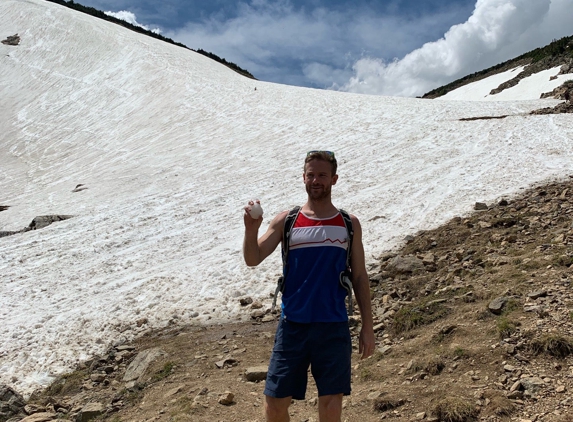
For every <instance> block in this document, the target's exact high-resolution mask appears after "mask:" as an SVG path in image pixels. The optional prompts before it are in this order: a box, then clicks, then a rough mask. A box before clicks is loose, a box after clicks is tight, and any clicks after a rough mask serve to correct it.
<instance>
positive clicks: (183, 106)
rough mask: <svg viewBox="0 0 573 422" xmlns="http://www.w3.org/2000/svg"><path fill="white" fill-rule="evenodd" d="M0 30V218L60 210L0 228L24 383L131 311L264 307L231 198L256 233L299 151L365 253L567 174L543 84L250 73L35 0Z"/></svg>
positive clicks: (564, 142)
mask: <svg viewBox="0 0 573 422" xmlns="http://www.w3.org/2000/svg"><path fill="white" fill-rule="evenodd" d="M0 28H2V34H0V37H6V36H9V35H13V34H15V33H18V34H19V35H20V36H21V43H20V45H19V46H6V45H3V44H0V75H1V76H0V98H1V101H0V205H10V206H11V208H9V209H8V210H7V211H3V212H1V213H0V230H17V229H20V228H22V227H24V226H26V225H27V224H28V223H29V222H30V221H31V220H32V218H33V217H35V216H37V215H46V214H72V215H74V216H75V217H74V218H72V219H69V220H66V221H63V222H59V223H55V224H52V225H51V226H49V227H47V228H45V229H42V230H38V231H32V232H28V233H25V234H20V235H14V236H10V237H5V238H0V383H8V384H10V385H13V386H14V387H15V388H17V389H18V390H20V391H23V392H30V391H31V390H32V389H33V388H34V387H37V386H38V385H40V384H43V383H46V382H48V381H49V379H50V375H53V374H54V373H57V372H60V371H63V370H65V369H67V368H69V367H71V366H72V365H73V364H74V363H76V362H77V361H78V360H80V359H85V358H87V357H88V356H90V355H92V354H95V353H98V352H101V351H103V350H104V349H105V348H106V347H107V346H108V345H109V344H111V343H116V342H122V341H124V340H126V339H127V338H131V337H132V336H134V335H137V334H139V333H141V332H142V331H143V330H145V329H146V327H150V326H151V327H158V326H162V325H165V324H167V323H168V321H170V320H172V321H175V322H176V321H180V322H189V321H196V322H197V323H204V322H208V321H221V320H232V319H237V318H240V317H241V316H242V315H244V314H243V313H241V310H240V306H239V300H238V298H239V297H242V296H246V295H250V296H254V297H260V298H261V299H263V300H264V301H265V302H266V303H267V304H268V303H269V300H270V299H269V292H270V291H272V290H273V289H274V283H275V279H276V276H277V275H278V274H279V272H280V257H279V254H278V253H275V254H274V255H273V256H271V257H270V258H269V259H268V260H267V262H265V263H263V264H262V265H261V266H260V267H258V268H256V269H249V268H246V266H245V265H244V263H243V260H242V256H241V244H242V236H243V227H242V207H243V206H244V204H245V203H246V202H247V200H249V199H251V198H260V199H261V202H262V204H263V207H264V209H265V212H266V214H265V223H263V229H265V227H266V225H267V224H268V221H269V220H270V219H271V218H272V216H273V215H275V214H276V213H277V212H279V211H280V210H284V209H287V208H289V207H291V206H293V205H295V204H302V203H303V202H304V201H305V192H304V187H303V184H302V179H301V175H302V162H303V160H304V156H305V153H306V151H308V150H311V149H330V150H333V151H335V152H336V155H337V157H338V159H339V163H340V165H339V174H340V179H339V182H338V184H337V185H336V186H335V187H334V200H335V203H336V204H337V205H338V206H341V207H344V208H346V209H349V210H350V211H351V212H353V213H355V214H356V215H357V216H358V217H359V218H360V220H361V221H362V224H363V226H364V238H365V239H364V241H365V248H366V254H367V259H368V261H369V262H373V261H374V260H375V258H376V257H377V256H378V255H379V254H380V253H382V252H383V251H385V250H388V249H391V248H394V247H396V246H397V245H399V244H400V242H401V240H402V239H403V237H404V236H405V235H406V234H409V233H413V232H415V231H417V230H420V229H425V228H430V227H433V226H437V225H439V224H441V223H443V222H445V221H446V220H448V219H450V218H451V217H453V216H455V215H460V214H465V213H469V212H470V211H471V209H472V205H473V204H474V202H475V201H493V200H494V199H496V198H498V197H500V196H502V195H511V194H512V193H514V192H517V191H518V190H519V189H521V188H523V187H525V186H527V185H530V184H532V183H536V182H539V181H542V180H545V179H547V178H550V177H561V176H564V175H567V174H570V173H571V172H572V170H573V160H572V159H573V153H572V147H573V145H572V144H573V129H572V128H573V121H572V120H573V117H572V116H571V115H556V116H529V115H527V113H528V112H529V111H530V110H533V109H535V108H539V107H542V106H547V105H552V104H556V103H557V101H554V100H544V101H539V100H533V101H519V102H518V101H504V102H489V101H488V102H464V101H455V102H454V101H452V102H449V101H444V100H440V101H429V100H419V99H408V98H389V97H374V96H360V95H353V94H347V93H338V92H332V91H320V90H312V89H304V88H297V87H291V86H281V85H276V84H270V83H264V82H260V81H254V80H250V79H247V78H244V77H241V76H240V75H238V74H236V73H234V72H232V71H231V70H229V69H227V68H226V67H224V66H221V65H219V64H217V63H215V62H213V61H211V60H209V59H207V58H205V57H203V56H200V55H198V54H195V53H193V52H191V51H187V50H185V49H182V48H179V47H176V46H173V45H169V44H166V43H163V42H160V41H158V40H155V39H151V38H148V37H145V36H143V35H140V34H136V33H133V32H130V31H128V30H126V29H124V28H122V27H119V26H116V25H113V24H111V23H108V22H104V21H101V20H97V19H94V18H92V17H90V16H87V15H83V14H80V13H77V12H74V11H71V10H69V9H66V8H63V7H60V6H58V5H54V4H52V3H48V2H43V1H41V0H25V1H24V0H3V1H2V2H0ZM498 84H499V82H498V83H497V84H496V85H495V86H492V88H495V87H496V86H497V85H498ZM492 85H493V84H492ZM255 88H256V90H255ZM490 89H491V88H490ZM501 114H509V115H510V117H508V118H506V119H503V120H479V121H471V122H467V121H466V122H461V121H459V120H458V119H459V118H461V117H473V116H483V115H501ZM79 183H82V184H84V185H85V186H86V187H88V189H86V190H83V191H81V192H72V189H73V188H74V187H75V186H76V185H77V184H79ZM142 318H147V319H148V324H144V325H143V326H142V327H137V324H136V323H135V322H136V321H137V320H140V319H142Z"/></svg>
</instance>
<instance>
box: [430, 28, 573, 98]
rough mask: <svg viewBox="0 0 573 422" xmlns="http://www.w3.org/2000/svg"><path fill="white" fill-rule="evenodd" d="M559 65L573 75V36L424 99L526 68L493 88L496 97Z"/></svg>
mask: <svg viewBox="0 0 573 422" xmlns="http://www.w3.org/2000/svg"><path fill="white" fill-rule="evenodd" d="M559 66H560V67H561V71H560V74H566V73H573V70H572V69H573V36H570V37H563V38H561V39H559V40H554V41H553V42H551V43H550V44H548V45H547V46H545V47H541V48H536V49H535V50H532V51H529V52H527V53H525V54H522V55H521V56H519V57H516V58H514V59H511V60H507V61H505V62H503V63H500V64H498V65H495V66H492V67H490V68H488V69H484V70H482V71H479V72H475V73H472V74H470V75H467V76H465V77H463V78H460V79H458V80H456V81H453V82H451V83H449V84H448V85H444V86H441V87H439V88H436V89H433V90H432V91H430V92H427V93H426V94H424V95H423V96H422V98H430V99H431V98H438V97H441V96H443V95H445V94H447V93H448V92H451V91H453V90H455V89H458V88H460V87H462V86H464V85H467V84H470V83H473V82H477V81H480V80H482V79H485V78H489V77H491V76H493V75H497V74H500V73H503V72H506V71H508V70H511V69H516V68H520V67H523V70H522V71H521V72H519V73H518V74H517V75H516V76H515V77H513V78H511V79H510V80H508V81H505V82H504V83H502V84H500V85H499V86H498V87H497V88H495V89H492V90H491V92H490V95H495V94H498V93H500V92H502V91H503V90H504V89H507V88H510V87H512V86H515V85H517V84H518V83H519V81H520V80H522V79H524V78H527V77H528V76H531V75H533V74H535V73H539V72H541V71H543V70H548V69H552V68H554V67H559ZM561 99H563V98H561Z"/></svg>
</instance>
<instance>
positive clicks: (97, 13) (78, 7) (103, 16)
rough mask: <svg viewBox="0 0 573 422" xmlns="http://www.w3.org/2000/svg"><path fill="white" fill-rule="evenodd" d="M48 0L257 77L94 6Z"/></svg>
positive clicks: (248, 75) (249, 76) (209, 54)
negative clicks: (107, 13)
mask: <svg viewBox="0 0 573 422" xmlns="http://www.w3.org/2000/svg"><path fill="white" fill-rule="evenodd" d="M48 1H50V2H52V3H57V4H59V5H61V6H65V7H69V8H70V9H74V10H77V11H78V12H82V13H86V14H88V15H91V16H94V17H96V18H99V19H103V20H106V21H108V22H113V23H115V24H117V25H121V26H123V27H125V28H127V29H130V30H132V31H135V32H139V33H140V34H144V35H147V36H149V37H153V38H157V39H158V40H161V41H165V42H168V43H169V44H173V45H177V46H179V47H183V48H185V49H187V50H191V51H195V52H196V53H199V54H201V55H203V56H206V57H209V58H210V59H212V60H215V61H216V62H219V63H221V64H223V65H225V66H227V67H228V68H230V69H232V70H234V71H235V72H237V73H239V74H241V75H243V76H246V77H247V78H251V79H255V77H254V76H253V75H252V74H251V73H250V72H249V71H247V70H245V69H242V68H240V67H239V66H237V65H236V64H235V63H231V62H228V61H227V60H225V59H223V58H221V57H219V56H217V55H216V54H213V53H210V52H207V51H205V50H202V49H199V50H193V49H192V48H189V47H187V46H186V45H185V44H181V43H179V42H175V41H173V40H172V39H171V38H167V37H164V36H163V35H161V34H157V33H155V32H151V31H149V30H147V29H144V28H142V27H140V26H136V25H133V24H131V23H129V22H126V21H124V20H122V19H117V18H114V17H113V16H109V15H106V14H105V13H104V12H102V11H101V10H97V9H94V8H93V7H88V6H84V5H82V4H79V3H76V2H74V1H73V0H70V1H65V0H48Z"/></svg>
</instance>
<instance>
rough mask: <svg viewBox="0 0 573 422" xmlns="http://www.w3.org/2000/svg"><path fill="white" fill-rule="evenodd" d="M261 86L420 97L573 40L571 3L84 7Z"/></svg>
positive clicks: (162, 2)
mask: <svg viewBox="0 0 573 422" xmlns="http://www.w3.org/2000/svg"><path fill="white" fill-rule="evenodd" d="M80 3H82V4H85V5H88V6H92V7H95V8H97V9H100V10H103V11H106V12H107V11H109V12H112V13H115V14H117V13H119V15H118V16H121V17H123V18H125V19H126V20H129V21H132V23H137V24H140V25H142V26H145V27H147V28H149V29H158V30H160V31H161V33H162V34H163V35H165V36H167V37H169V38H172V39H174V40H176V41H179V42H181V43H183V44H185V45H187V46H188V47H191V48H193V49H199V48H202V49H204V50H207V51H211V52H213V53H215V54H217V55H219V56H220V57H223V58H225V59H227V60H229V61H231V62H234V63H236V64H237V65H239V66H241V67H243V68H245V69H247V70H249V71H250V72H251V73H252V74H253V75H255V77H257V78H258V79H261V80H265V81H270V82H277V83H283V84H290V85H299V86H306V87H314V88H322V89H337V90H343V91H349V92H358V93H364V94H377V95H399V96H415V95H422V94H423V93H425V92H427V91H429V90H431V89H433V88H435V87H438V86H441V85H443V84H446V83H448V82H451V81H453V80H455V79H457V78H460V77H462V76H465V75H467V74H469V73H472V72H475V71H478V70H482V69H484V68H487V67H490V66H492V65H495V64H497V63H499V62H502V61H505V60H508V59H510V58H513V57H515V56H518V55H520V54H522V53H524V52H526V51H529V50H531V49H533V48H536V47H541V46H543V45H545V44H547V43H549V42H550V41H551V40H552V39H556V38H561V37H563V36H568V35H573V24H572V23H571V21H570V15H571V12H570V11H571V10H572V9H573V0H477V1H476V0H424V1H420V0H394V1H367V0H353V1H343V0H330V1H326V0H310V1H300V0H244V1H235V0H210V1H198V0H189V1H176V0H137V1H136V0H113V1H111V0H80Z"/></svg>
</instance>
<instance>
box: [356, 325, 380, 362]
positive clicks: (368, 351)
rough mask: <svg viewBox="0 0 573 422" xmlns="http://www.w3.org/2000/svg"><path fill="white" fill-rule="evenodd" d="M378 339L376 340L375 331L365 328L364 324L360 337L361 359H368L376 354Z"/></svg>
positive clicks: (359, 350) (359, 349) (359, 351)
mask: <svg viewBox="0 0 573 422" xmlns="http://www.w3.org/2000/svg"><path fill="white" fill-rule="evenodd" d="M375 347H376V341H375V340H374V331H373V330H372V329H371V328H370V329H365V328H364V326H362V328H361V329H360V336H359V337H358V353H361V354H362V357H361V358H360V359H366V358H367V357H369V356H372V355H373V354H374V348H375Z"/></svg>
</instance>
